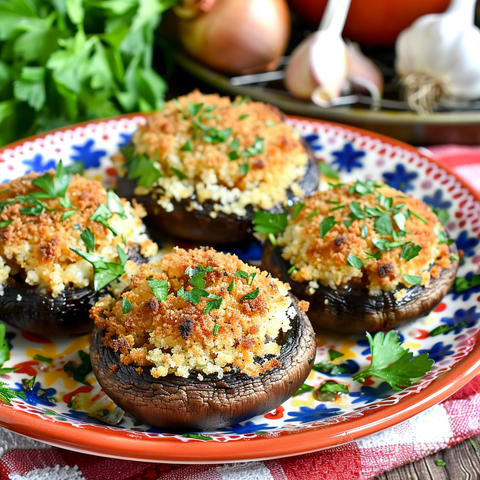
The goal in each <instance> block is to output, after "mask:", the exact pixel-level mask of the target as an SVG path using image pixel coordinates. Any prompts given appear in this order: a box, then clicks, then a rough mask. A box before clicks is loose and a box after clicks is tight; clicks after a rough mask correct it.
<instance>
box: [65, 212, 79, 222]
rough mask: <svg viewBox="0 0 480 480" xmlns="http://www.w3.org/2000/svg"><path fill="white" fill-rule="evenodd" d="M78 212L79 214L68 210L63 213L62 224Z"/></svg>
mask: <svg viewBox="0 0 480 480" xmlns="http://www.w3.org/2000/svg"><path fill="white" fill-rule="evenodd" d="M77 212H78V210H67V211H66V212H63V215H62V222H63V221H64V220H67V218H70V217H71V216H72V215H74V214H75V213H77Z"/></svg>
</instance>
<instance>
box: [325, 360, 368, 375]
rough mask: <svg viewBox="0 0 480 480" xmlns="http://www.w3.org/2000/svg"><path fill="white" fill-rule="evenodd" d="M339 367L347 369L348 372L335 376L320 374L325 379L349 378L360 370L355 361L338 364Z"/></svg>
mask: <svg viewBox="0 0 480 480" xmlns="http://www.w3.org/2000/svg"><path fill="white" fill-rule="evenodd" d="M338 366H339V367H343V368H348V372H345V373H340V374H337V375H332V374H331V373H327V372H322V373H323V374H324V375H326V376H327V377H351V376H352V375H354V374H355V373H357V372H358V371H359V370H360V367H359V366H358V363H357V362H355V360H347V361H346V362H343V363H340V364H339V365H338Z"/></svg>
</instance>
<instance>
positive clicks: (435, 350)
mask: <svg viewBox="0 0 480 480" xmlns="http://www.w3.org/2000/svg"><path fill="white" fill-rule="evenodd" d="M451 347H452V346H451V345H443V342H438V343H436V344H435V345H434V346H433V347H432V348H431V349H430V350H419V351H418V353H428V356H429V358H431V359H432V360H435V362H439V361H440V360H443V359H444V358H445V357H448V356H449V355H452V354H453V353H455V352H454V351H453V350H450V349H451Z"/></svg>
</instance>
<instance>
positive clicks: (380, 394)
mask: <svg viewBox="0 0 480 480" xmlns="http://www.w3.org/2000/svg"><path fill="white" fill-rule="evenodd" d="M392 392H393V388H392V387H391V386H390V385H389V384H388V383H387V382H382V383H381V384H380V385H379V386H378V387H366V386H365V387H360V391H359V392H353V393H350V394H349V396H350V397H353V398H355V400H353V401H352V403H372V402H376V401H377V400H380V399H382V398H387V397H389V396H390V395H391V394H392Z"/></svg>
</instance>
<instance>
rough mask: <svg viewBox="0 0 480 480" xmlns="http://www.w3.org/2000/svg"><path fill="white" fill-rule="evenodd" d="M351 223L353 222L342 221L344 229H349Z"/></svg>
mask: <svg viewBox="0 0 480 480" xmlns="http://www.w3.org/2000/svg"><path fill="white" fill-rule="evenodd" d="M352 223H353V220H344V221H343V224H344V225H345V228H347V229H349V228H350V225H351V224H352Z"/></svg>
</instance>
